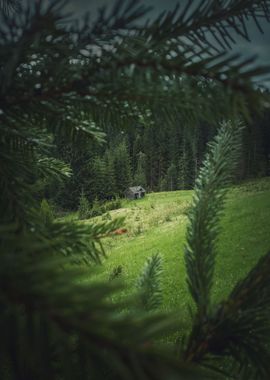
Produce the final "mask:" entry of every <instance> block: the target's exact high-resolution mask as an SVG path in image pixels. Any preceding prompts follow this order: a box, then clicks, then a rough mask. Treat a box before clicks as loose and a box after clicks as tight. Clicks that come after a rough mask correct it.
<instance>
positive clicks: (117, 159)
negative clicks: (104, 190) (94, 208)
mask: <svg viewBox="0 0 270 380" xmlns="http://www.w3.org/2000/svg"><path fill="white" fill-rule="evenodd" d="M112 160H113V170H114V178H115V186H116V189H117V194H119V195H121V196H123V195H124V192H125V190H126V189H127V188H128V187H129V186H130V184H131V167H130V157H129V153H128V148H127V144H126V142H125V141H122V142H121V143H120V144H119V145H117V146H116V147H115V149H114V152H113V158H112Z"/></svg>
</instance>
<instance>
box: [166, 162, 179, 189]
mask: <svg viewBox="0 0 270 380" xmlns="http://www.w3.org/2000/svg"><path fill="white" fill-rule="evenodd" d="M166 182H167V190H170V191H173V190H177V168H176V166H175V164H173V163H172V164H171V165H170V166H169V168H168V170H167V175H166Z"/></svg>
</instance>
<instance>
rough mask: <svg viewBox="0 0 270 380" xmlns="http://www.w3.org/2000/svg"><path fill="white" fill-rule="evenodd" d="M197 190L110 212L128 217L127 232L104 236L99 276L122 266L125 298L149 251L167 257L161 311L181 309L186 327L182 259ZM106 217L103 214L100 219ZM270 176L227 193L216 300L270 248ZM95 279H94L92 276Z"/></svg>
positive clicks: (152, 198)
mask: <svg viewBox="0 0 270 380" xmlns="http://www.w3.org/2000/svg"><path fill="white" fill-rule="evenodd" d="M191 198H192V191H175V192H166V193H152V194H148V195H147V196H146V197H145V198H144V199H142V200H136V201H124V202H123V207H122V208H121V209H119V210H114V211H111V212H110V215H111V217H112V219H114V218H117V217H118V216H125V217H126V220H125V225H124V226H123V227H125V228H127V230H128V232H127V234H125V235H122V236H114V237H111V238H106V239H105V240H104V246H105V250H106V252H107V256H108V258H107V259H106V260H105V261H104V263H103V265H102V266H101V268H100V270H99V273H98V274H97V276H96V277H95V279H94V280H105V281H107V280H108V279H109V276H110V273H111V272H112V271H113V269H114V268H115V267H117V266H119V265H121V266H122V268H123V271H122V274H121V276H120V277H121V280H122V282H123V284H124V290H123V291H122V292H121V294H120V295H119V296H118V298H119V299H122V298H124V297H126V296H128V295H131V294H132V293H133V292H135V282H136V279H137V277H138V275H139V273H140V271H141V269H142V267H143V265H144V263H145V261H146V258H147V257H149V256H150V255H152V254H154V253H156V252H159V253H160V254H161V255H162V257H163V267H164V271H163V275H162V288H163V304H162V306H161V310H163V311H176V312H177V313H178V314H179V320H181V321H182V327H183V329H185V328H186V327H188V326H189V324H190V318H189V312H188V305H192V300H191V298H190V295H189V292H188V289H187V286H186V272H185V265H184V259H183V251H184V243H185V233H186V225H187V216H186V212H187V211H188V208H189V207H190V202H191ZM95 219H96V220H101V217H98V218H95ZM269 226H270V178H266V179H262V180H258V181H253V182H248V183H245V184H243V185H241V186H237V187H233V188H232V189H231V190H230V191H229V194H228V199H227V202H226V209H225V212H224V215H223V217H222V221H221V227H222V230H221V234H220V237H219V241H218V247H217V248H218V256H217V263H216V271H215V279H214V287H213V292H212V295H213V300H214V301H218V300H221V299H223V298H224V297H226V295H227V294H228V293H229V291H230V290H231V289H232V287H233V286H234V285H235V284H236V282H237V281H238V280H239V279H241V278H242V277H243V276H245V274H246V273H247V272H248V271H249V270H250V269H251V267H252V266H253V265H254V264H255V263H256V262H257V261H258V259H259V257H260V256H261V255H263V254H264V253H266V251H267V250H269V248H270V233H269ZM91 280H93V279H91Z"/></svg>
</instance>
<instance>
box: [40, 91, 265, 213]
mask: <svg viewBox="0 0 270 380" xmlns="http://www.w3.org/2000/svg"><path fill="white" fill-rule="evenodd" d="M205 85H206V86H207V85H209V84H205ZM147 111H148V112H146V115H147V116H146V117H144V118H143V117H141V118H138V120H136V119H135V118H134V120H133V121H132V120H131V121H129V123H127V124H124V125H122V128H119V127H118V126H117V125H116V126H115V127H113V126H110V125H109V126H106V128H105V129H104V132H105V133H106V137H105V141H104V143H103V144H102V145H100V144H92V145H91V146H88V147H87V149H86V150H84V151H81V150H80V151H76V149H74V148H72V145H69V146H67V145H66V144H65V143H61V139H58V140H57V142H56V147H57V148H56V152H55V156H56V157H57V158H60V159H61V160H63V161H64V162H66V163H67V164H69V165H70V167H71V168H72V171H73V176H72V178H71V179H70V180H68V181H66V182H65V185H64V186H63V187H62V189H61V188H59V187H58V190H57V193H56V194H55V186H54V187H53V190H52V191H51V192H50V191H49V189H48V191H47V193H46V194H45V195H44V196H47V197H48V199H50V200H51V201H52V203H55V204H56V205H57V206H58V207H60V208H63V209H77V208H78V205H79V200H80V197H81V194H82V192H83V193H84V194H85V196H86V198H87V199H88V201H89V202H90V203H93V202H94V201H95V200H99V201H105V200H110V199H113V198H115V197H123V196H124V192H125V190H126V189H127V187H128V186H138V185H141V186H143V187H145V188H146V189H147V190H148V191H172V190H184V189H191V188H193V186H194V181H195V179H196V177H197V175H198V170H199V167H200V166H201V164H202V160H203V157H204V154H205V150H206V147H207V143H208V142H209V141H210V140H211V139H212V138H213V137H214V135H215V134H216V132H217V128H216V127H213V125H216V124H210V123H209V122H207V120H200V115H199V117H198V120H193V122H190V123H188V122H187V120H185V119H184V120H181V115H177V114H175V115H174V117H173V119H172V117H170V118H167V119H166V117H165V116H164V114H163V115H162V112H159V111H158V110H156V111H155V112H154V113H153V114H152V113H151V111H150V110H147ZM257 111H260V112H257V114H256V110H254V114H253V115H251V120H250V121H249V124H248V128H247V129H246V130H245V133H244V136H243V142H242V146H243V149H242V157H241V160H240V162H239V167H238V169H237V171H236V172H235V182H239V181H241V180H244V179H250V178H254V177H262V176H267V175H269V174H270V172H269V170H270V169H269V165H270V164H269V160H270V131H269V121H270V111H269V110H268V108H267V107H265V108H263V109H262V110H257ZM223 112H224V117H225V116H226V113H225V110H224V111H223Z"/></svg>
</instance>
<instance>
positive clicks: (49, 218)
mask: <svg viewBox="0 0 270 380" xmlns="http://www.w3.org/2000/svg"><path fill="white" fill-rule="evenodd" d="M40 212H41V215H42V219H43V223H44V224H50V223H52V222H53V220H54V218H55V213H54V210H53V207H52V206H51V205H50V204H49V202H48V201H47V200H46V199H42V201H41V204H40Z"/></svg>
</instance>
